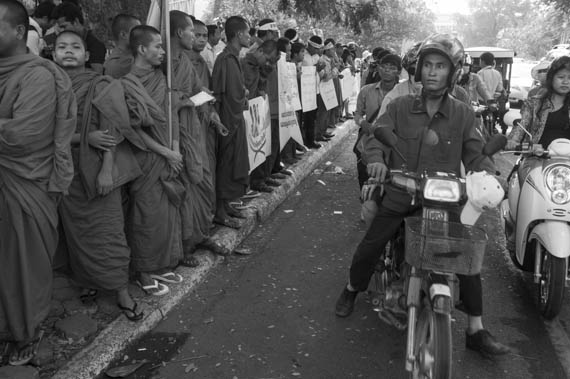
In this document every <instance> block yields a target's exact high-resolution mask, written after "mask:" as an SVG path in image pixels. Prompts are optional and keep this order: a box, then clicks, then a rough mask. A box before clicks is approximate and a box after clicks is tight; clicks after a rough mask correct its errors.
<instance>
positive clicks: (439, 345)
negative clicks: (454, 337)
mask: <svg viewBox="0 0 570 379" xmlns="http://www.w3.org/2000/svg"><path fill="white" fill-rule="evenodd" d="M415 328H416V340H415V341H414V356H415V357H416V364H415V366H416V367H415V369H414V370H413V372H412V373H411V378H412V379H428V378H429V379H450V378H451V364H452V356H451V355H452V351H453V345H452V342H451V315H450V314H442V313H435V312H434V311H432V310H431V309H430V307H424V308H423V309H422V310H421V313H420V315H419V317H418V321H417V322H416V326H415ZM430 361H431V363H430ZM429 366H431V367H429ZM426 371H427V372H426Z"/></svg>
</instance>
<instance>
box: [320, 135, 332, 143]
mask: <svg viewBox="0 0 570 379" xmlns="http://www.w3.org/2000/svg"><path fill="white" fill-rule="evenodd" d="M330 140H331V139H330V138H326V137H325V136H322V137H318V138H317V142H329V141H330Z"/></svg>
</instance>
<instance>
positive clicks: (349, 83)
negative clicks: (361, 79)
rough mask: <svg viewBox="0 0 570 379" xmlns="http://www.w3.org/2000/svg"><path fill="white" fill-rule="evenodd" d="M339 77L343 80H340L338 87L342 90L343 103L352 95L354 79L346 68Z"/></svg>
mask: <svg viewBox="0 0 570 379" xmlns="http://www.w3.org/2000/svg"><path fill="white" fill-rule="evenodd" d="M341 75H342V76H343V78H342V79H341V80H340V86H341V88H342V100H343V101H344V100H346V99H348V98H350V97H352V96H353V95H354V82H355V78H354V76H353V75H352V72H350V69H348V68H345V69H344V70H342V72H341Z"/></svg>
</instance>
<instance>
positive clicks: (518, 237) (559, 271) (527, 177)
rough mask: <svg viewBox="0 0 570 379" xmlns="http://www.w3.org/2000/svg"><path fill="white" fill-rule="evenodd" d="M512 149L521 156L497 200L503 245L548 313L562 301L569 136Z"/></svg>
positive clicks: (569, 214)
mask: <svg viewBox="0 0 570 379" xmlns="http://www.w3.org/2000/svg"><path fill="white" fill-rule="evenodd" d="M527 134H528V132H527ZM529 135H530V134H529ZM537 146H538V145H537ZM510 153H513V152H510ZM514 153H515V154H520V155H521V157H520V158H519V159H518V161H517V162H516V164H515V166H514V167H513V169H512V171H511V173H510V175H509V177H508V179H507V181H508V198H507V199H506V200H504V201H503V202H502V204H501V214H502V219H503V221H504V230H505V233H506V235H507V241H509V242H508V243H507V250H508V251H509V254H510V257H511V259H512V261H513V263H514V264H515V266H516V267H518V268H519V269H521V270H523V271H529V272H532V273H533V274H534V282H535V283H536V284H537V296H538V304H539V308H540V312H541V313H542V315H543V316H544V317H545V318H546V319H552V318H554V317H556V316H557V315H558V313H559V312H560V309H561V307H562V304H563V300H564V290H565V285H566V279H567V275H568V257H569V256H570V140H567V139H556V140H554V141H552V143H551V144H550V145H549V146H548V149H547V150H543V149H542V146H539V148H538V149H537V148H536V146H534V147H533V146H532V145H529V146H525V147H524V148H521V149H520V151H516V152H514ZM523 205H524V206H523Z"/></svg>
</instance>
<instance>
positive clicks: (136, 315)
mask: <svg viewBox="0 0 570 379" xmlns="http://www.w3.org/2000/svg"><path fill="white" fill-rule="evenodd" d="M88 59H89V53H88V52H87V51H86V50H85V42H84V41H83V39H82V38H81V37H80V36H79V35H78V34H77V33H75V32H73V31H63V32H61V33H60V34H59V35H58V36H57V38H56V40H55V49H54V61H55V62H56V63H57V64H58V65H59V66H61V67H62V68H63V69H64V70H65V72H67V74H68V75H69V77H70V78H71V82H72V86H73V92H74V93H75V97H76V99H77V127H76V129H75V134H74V136H73V139H72V140H71V152H72V154H73V164H74V176H73V181H72V182H71V185H70V187H69V194H68V196H65V197H64V198H63V199H62V202H61V204H60V207H59V210H60V215H61V222H62V225H63V230H64V233H65V241H66V243H67V248H68V251H69V262H70V266H71V271H72V276H73V279H74V280H75V282H76V283H78V284H80V285H81V286H82V287H84V288H86V289H87V290H88V292H87V294H89V290H91V291H94V292H91V293H93V294H95V293H96V292H95V291H96V290H97V289H104V290H110V291H115V292H116V293H117V304H118V306H119V308H120V309H121V310H122V311H123V313H124V314H125V316H126V317H127V318H128V319H129V320H131V321H138V320H140V319H142V317H143V312H142V311H140V310H139V309H138V306H137V303H135V302H134V301H133V299H132V298H131V296H130V295H129V291H128V287H127V285H128V279H129V263H130V254H131V251H130V249H129V246H128V245H127V239H126V237H125V232H124V218H123V209H122V208H121V185H122V184H125V183H127V182H129V181H130V180H132V179H134V178H135V177H137V176H139V175H140V174H141V170H140V168H139V166H138V163H137V161H136V159H135V157H134V155H133V153H132V151H131V149H130V147H129V145H127V144H126V143H122V144H120V145H119V146H117V145H118V143H119V142H121V140H123V139H124V138H125V136H123V134H122V133H121V132H124V134H125V135H126V137H127V138H128V137H131V143H133V144H135V145H138V146H139V147H141V148H144V147H145V145H144V143H143V142H142V140H141V139H140V137H139V136H138V135H137V134H136V133H135V132H134V130H132V129H130V126H129V123H128V122H129V115H128V110H127V106H126V104H125V100H124V94H123V88H122V86H121V83H120V82H118V81H115V80H113V79H112V78H110V77H108V76H101V75H100V74H98V73H96V72H95V71H92V70H87V69H86V68H85V62H86V61H87V60H88ZM119 149H121V151H122V154H121V155H120V160H117V159H116V158H117V154H116V152H117V151H118V150H119Z"/></svg>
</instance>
